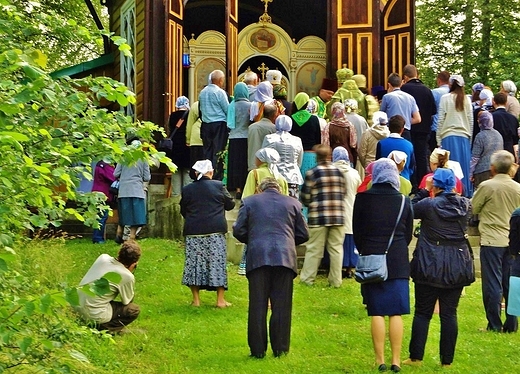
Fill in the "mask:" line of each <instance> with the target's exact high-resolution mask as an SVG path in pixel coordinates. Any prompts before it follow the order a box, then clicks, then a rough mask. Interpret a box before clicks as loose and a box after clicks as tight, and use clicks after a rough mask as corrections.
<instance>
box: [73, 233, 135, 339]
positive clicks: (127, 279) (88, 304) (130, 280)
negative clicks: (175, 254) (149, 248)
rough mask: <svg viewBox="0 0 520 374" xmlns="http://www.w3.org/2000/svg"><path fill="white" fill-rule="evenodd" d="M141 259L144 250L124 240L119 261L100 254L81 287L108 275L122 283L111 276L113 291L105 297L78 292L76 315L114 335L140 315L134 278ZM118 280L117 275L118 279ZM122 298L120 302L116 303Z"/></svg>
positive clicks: (110, 286) (110, 285)
mask: <svg viewBox="0 0 520 374" xmlns="http://www.w3.org/2000/svg"><path fill="white" fill-rule="evenodd" d="M140 257H141V248H140V247H139V245H138V244H137V243H136V242H135V241H132V240H129V241H125V242H124V243H123V244H122V245H121V248H120V250H119V253H118V256H117V259H116V258H114V257H112V256H109V255H107V254H102V255H100V256H99V257H98V258H97V259H96V261H95V262H94V264H93V265H92V266H91V267H90V269H89V270H88V271H87V274H85V276H84V277H83V279H82V280H81V282H80V286H85V285H89V284H93V283H94V282H95V281H97V280H99V279H100V278H103V277H104V276H105V275H106V274H107V273H116V274H117V275H119V277H120V280H119V281H116V280H115V279H114V278H113V277H112V275H111V276H110V279H107V280H108V283H109V288H110V290H109V291H108V292H107V293H105V294H104V295H97V294H96V295H94V296H91V295H87V294H86V293H84V292H82V291H81V289H80V291H79V306H78V307H77V309H76V310H77V312H78V313H79V314H80V315H81V316H82V317H83V319H85V320H86V321H91V322H94V323H95V324H96V328H97V329H98V330H108V331H109V332H110V333H112V334H115V333H118V332H120V331H121V330H122V329H123V328H124V327H125V326H126V325H128V324H129V323H131V322H132V321H134V320H135V319H136V318H137V317H138V316H139V312H140V309H139V305H137V304H134V303H133V302H132V301H133V299H134V286H135V277H134V274H133V272H134V271H135V268H136V267H137V262H138V261H139V258H140ZM115 277H116V278H117V276H115ZM118 296H120V298H121V301H114V300H115V299H116V297H118Z"/></svg>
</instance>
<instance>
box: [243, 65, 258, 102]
mask: <svg viewBox="0 0 520 374" xmlns="http://www.w3.org/2000/svg"><path fill="white" fill-rule="evenodd" d="M244 83H245V84H246V85H247V92H248V93H249V101H254V100H255V92H256V86H258V74H256V73H255V72H254V71H248V72H246V73H245V74H244Z"/></svg>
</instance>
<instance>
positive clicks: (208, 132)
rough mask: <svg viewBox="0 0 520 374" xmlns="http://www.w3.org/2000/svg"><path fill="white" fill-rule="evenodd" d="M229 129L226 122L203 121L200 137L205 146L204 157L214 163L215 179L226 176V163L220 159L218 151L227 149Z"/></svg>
mask: <svg viewBox="0 0 520 374" xmlns="http://www.w3.org/2000/svg"><path fill="white" fill-rule="evenodd" d="M228 135H229V130H228V128H227V124H226V122H210V123H206V122H202V124H201V126H200V138H201V139H202V145H203V147H204V157H205V158H206V159H208V160H210V161H211V163H212V164H213V169H214V170H215V171H214V173H213V179H218V180H222V179H223V178H224V167H223V166H224V163H223V162H222V161H221V162H219V160H218V153H219V152H222V151H223V150H225V149H226V145H227V140H228Z"/></svg>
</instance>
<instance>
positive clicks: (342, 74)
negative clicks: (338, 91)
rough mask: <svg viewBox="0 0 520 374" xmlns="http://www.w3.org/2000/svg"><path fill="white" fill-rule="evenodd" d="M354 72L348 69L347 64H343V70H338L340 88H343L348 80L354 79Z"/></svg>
mask: <svg viewBox="0 0 520 374" xmlns="http://www.w3.org/2000/svg"><path fill="white" fill-rule="evenodd" d="M353 75H354V71H352V70H351V69H349V68H347V64H343V67H342V68H341V69H338V70H336V78H337V80H338V86H341V85H342V84H343V83H344V82H345V81H346V80H347V79H350V78H352V76H353Z"/></svg>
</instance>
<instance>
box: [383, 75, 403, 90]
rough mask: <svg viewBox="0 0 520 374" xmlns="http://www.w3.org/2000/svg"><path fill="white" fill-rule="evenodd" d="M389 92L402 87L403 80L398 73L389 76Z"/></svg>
mask: <svg viewBox="0 0 520 374" xmlns="http://www.w3.org/2000/svg"><path fill="white" fill-rule="evenodd" d="M387 81H388V91H391V90H393V89H394V88H399V87H401V84H402V83H403V80H402V79H401V77H400V76H399V74H397V73H392V74H390V75H389V76H388V80H387Z"/></svg>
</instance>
